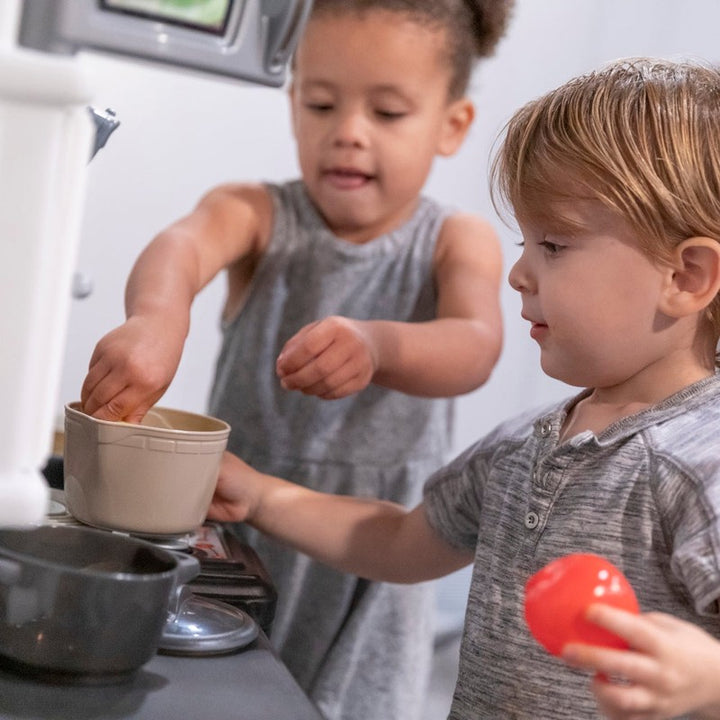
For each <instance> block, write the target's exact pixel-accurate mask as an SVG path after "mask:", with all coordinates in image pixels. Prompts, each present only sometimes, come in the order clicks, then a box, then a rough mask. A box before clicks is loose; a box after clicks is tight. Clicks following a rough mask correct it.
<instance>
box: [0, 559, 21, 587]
mask: <svg viewBox="0 0 720 720" xmlns="http://www.w3.org/2000/svg"><path fill="white" fill-rule="evenodd" d="M21 574H22V566H21V565H20V563H19V562H15V561H14V560H8V559H7V558H0V585H14V584H15V583H16V582H17V581H18V580H19V579H20V575H21Z"/></svg>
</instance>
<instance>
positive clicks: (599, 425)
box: [560, 367, 713, 441]
mask: <svg viewBox="0 0 720 720" xmlns="http://www.w3.org/2000/svg"><path fill="white" fill-rule="evenodd" d="M712 374H713V371H712V370H708V369H706V368H702V367H695V368H692V369H691V368H687V371H686V372H684V373H683V372H679V373H678V374H677V375H675V376H674V377H672V379H670V380H669V381H667V382H664V383H657V384H653V383H650V384H648V383H647V382H646V381H643V380H638V379H633V380H629V381H627V382H625V383H623V384H621V385H617V386H613V387H606V388H594V389H593V390H592V392H591V393H590V394H589V395H587V396H586V397H584V398H582V400H580V401H579V402H577V403H576V404H575V405H574V406H573V407H572V408H571V409H570V412H569V413H568V415H567V417H566V418H565V422H564V423H563V426H562V428H561V430H560V440H561V441H564V440H567V439H569V438H571V437H574V436H575V435H578V434H580V433H581V432H585V431H586V430H590V431H591V432H592V433H594V434H595V435H599V434H600V433H601V432H602V431H603V430H605V428H607V427H609V426H610V425H612V424H613V423H615V422H617V421H618V420H622V419H623V418H626V417H629V416H631V415H636V414H637V413H639V412H642V411H643V410H645V409H647V408H649V407H652V406H653V405H657V404H658V403H659V402H661V401H662V400H665V399H666V398H668V397H670V396H671V395H674V394H675V393H676V392H679V391H680V390H682V389H683V388H686V387H688V386H689V385H692V384H693V383H695V382H698V381H699V380H702V379H704V378H707V377H710V376H711V375H712Z"/></svg>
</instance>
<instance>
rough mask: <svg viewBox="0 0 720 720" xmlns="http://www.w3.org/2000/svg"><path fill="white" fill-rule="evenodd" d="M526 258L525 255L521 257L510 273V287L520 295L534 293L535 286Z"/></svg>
mask: <svg viewBox="0 0 720 720" xmlns="http://www.w3.org/2000/svg"><path fill="white" fill-rule="evenodd" d="M524 257H525V256H524V255H521V256H520V257H519V258H518V260H517V262H516V263H515V264H514V265H513V266H512V267H511V268H510V273H509V274H508V282H509V283H510V287H512V289H513V290H517V291H518V292H520V293H522V292H532V287H533V285H534V283H533V280H532V278H531V274H530V272H529V269H528V267H527V263H526V262H525V261H524Z"/></svg>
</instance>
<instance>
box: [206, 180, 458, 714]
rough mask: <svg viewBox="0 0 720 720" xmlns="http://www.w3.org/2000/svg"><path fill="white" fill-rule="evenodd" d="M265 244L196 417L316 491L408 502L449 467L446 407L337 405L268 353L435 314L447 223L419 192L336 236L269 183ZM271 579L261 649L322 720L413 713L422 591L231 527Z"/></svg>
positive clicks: (422, 654)
mask: <svg viewBox="0 0 720 720" xmlns="http://www.w3.org/2000/svg"><path fill="white" fill-rule="evenodd" d="M268 188H269V190H270V192H271V194H272V196H273V201H274V221H273V231H272V237H271V239H270V242H269V245H268V248H267V252H266V253H265V255H264V257H263V259H262V260H261V261H260V263H259V265H258V267H257V269H256V271H255V276H254V278H253V281H252V286H251V288H250V292H249V294H248V297H247V300H246V303H245V305H244V307H243V308H242V310H241V311H240V313H239V314H238V315H237V317H235V318H233V319H231V320H230V321H229V322H228V323H226V324H225V325H224V327H223V343H222V348H221V351H220V355H219V358H218V361H217V368H216V376H215V381H214V385H213V388H212V393H211V399H210V407H209V411H210V413H211V414H213V415H215V416H216V417H220V418H223V419H224V420H226V421H227V422H228V423H229V424H230V425H231V427H232V432H231V434H230V439H229V443H228V449H229V450H231V451H232V452H234V453H235V454H237V455H238V456H240V457H241V458H243V459H244V460H245V461H246V462H248V463H250V464H251V465H253V467H256V468H257V469H258V470H261V471H263V472H267V473H270V474H273V475H277V476H280V477H283V478H286V479H288V480H291V481H294V482H297V483H301V484H303V485H306V486H308V487H311V488H314V489H316V490H320V491H323V492H329V493H338V494H347V495H360V496H370V497H378V498H384V499H388V500H393V501H396V502H400V503H403V504H404V505H407V506H414V505H415V504H417V502H419V501H420V499H421V491H422V484H423V482H424V481H425V480H426V479H427V477H429V475H430V474H431V472H432V471H434V470H436V469H437V468H438V467H440V466H441V464H442V463H443V462H444V461H445V460H446V459H447V458H446V451H447V449H448V445H449V436H450V431H451V415H452V401H451V400H449V399H440V400H438V399H435V400H431V399H427V398H418V397H411V396H409V395H405V394H402V393H399V392H395V391H392V390H387V389H384V388H381V387H377V386H375V385H370V386H369V387H368V388H366V389H365V390H363V391H362V392H360V393H358V394H356V395H354V396H351V397H347V398H343V399H340V400H331V401H328V400H320V399H318V398H315V397H307V396H305V395H302V394H301V393H299V392H288V391H286V390H283V389H282V387H281V386H280V383H279V382H278V379H277V377H276V375H275V360H276V358H277V356H278V354H279V353H280V350H281V349H282V347H283V345H284V343H285V342H286V341H287V340H288V339H289V338H290V337H291V336H292V335H294V334H295V333H296V332H297V331H298V330H300V328H302V327H303V326H305V325H307V324H308V323H311V322H313V321H315V320H318V319H321V318H323V317H327V316H328V315H342V316H345V317H351V318H356V319H387V320H402V321H408V322H414V321H424V320H430V319H432V318H434V316H435V292H434V286H433V279H432V260H433V253H434V250H435V244H436V240H437V237H438V234H439V230H440V228H441V225H442V223H443V221H444V219H445V217H446V216H447V213H446V211H445V210H443V209H441V208H440V207H439V206H438V205H437V204H436V203H434V202H433V201H431V200H429V199H427V198H422V199H421V200H420V203H419V206H418V208H417V210H416V212H415V214H414V215H413V217H412V218H411V219H409V220H408V221H407V222H406V223H405V224H403V225H402V226H401V227H399V228H398V229H397V230H396V231H394V232H391V233H389V234H387V235H384V236H382V237H379V238H377V239H375V240H372V241H371V242H369V243H366V244H364V245H355V244H352V243H349V242H346V241H344V240H342V239H340V238H338V237H336V236H334V235H333V234H332V233H331V232H330V231H329V230H328V229H327V227H326V226H325V224H324V222H323V220H322V218H321V217H320V215H319V214H318V213H317V211H316V210H315V208H314V206H313V205H312V203H311V202H310V200H309V198H308V196H307V194H306V192H305V189H304V186H303V184H302V183H301V182H300V181H295V182H291V183H287V184H285V185H282V186H274V185H269V186H268ZM240 530H241V532H242V534H243V535H244V537H245V539H246V540H247V541H248V542H250V543H251V544H252V545H253V546H254V547H255V548H256V549H257V552H258V554H259V556H260V557H261V559H262V560H263V562H264V564H265V565H266V566H267V568H268V570H269V572H270V575H271V577H272V579H273V582H274V583H275V585H276V587H277V590H278V595H279V601H278V607H277V612H276V616H275V620H274V623H273V627H272V636H271V640H272V642H273V645H274V646H275V647H276V648H277V650H278V652H279V654H280V656H281V658H282V660H283V661H284V662H285V663H286V664H287V666H288V668H289V669H290V671H291V673H292V674H293V675H294V676H295V678H296V679H297V681H298V682H299V684H300V685H301V687H302V688H303V689H304V690H305V691H306V692H307V693H308V695H309V696H310V697H311V698H312V699H313V700H314V701H315V703H316V704H317V706H318V708H319V709H320V711H321V712H322V713H323V715H324V716H325V717H326V718H328V720H405V719H407V720H417V718H418V717H419V716H420V714H421V711H422V704H423V701H424V692H425V686H426V682H427V677H428V673H429V668H430V661H431V655H432V642H433V628H432V614H433V595H432V592H431V586H430V585H429V584H427V583H424V584H420V585H411V586H404V585H394V584H390V583H370V582H368V581H366V580H362V579H359V578H357V577H355V576H351V575H345V574H342V573H338V572H336V571H334V570H331V569H329V568H327V567H325V566H323V565H320V564H319V563H315V562H313V561H311V560H309V559H308V558H307V557H306V556H303V555H300V554H298V553H295V552H293V551H290V550H289V549H287V548H286V547H283V546H280V545H279V544H277V543H275V542H274V541H272V540H271V539H268V538H266V537H263V536H261V535H259V534H258V533H257V532H255V531H253V530H252V529H250V528H248V527H246V526H243V525H240Z"/></svg>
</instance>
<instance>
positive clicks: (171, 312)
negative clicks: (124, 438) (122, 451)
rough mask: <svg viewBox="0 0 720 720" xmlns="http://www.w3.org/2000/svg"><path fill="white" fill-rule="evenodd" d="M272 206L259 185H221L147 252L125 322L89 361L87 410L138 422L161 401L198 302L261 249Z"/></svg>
mask: <svg viewBox="0 0 720 720" xmlns="http://www.w3.org/2000/svg"><path fill="white" fill-rule="evenodd" d="M271 208H272V206H271V201H270V199H269V197H268V195H267V192H266V191H265V190H264V189H263V188H261V187H259V186H222V187H219V188H216V189H215V190H213V191H211V192H210V193H208V194H207V195H206V196H205V197H204V198H203V199H202V200H201V201H200V203H199V204H198V205H197V207H196V208H195V210H194V211H193V212H192V213H191V214H190V215H188V216H186V217H184V218H182V219H181V220H179V221H177V222H175V223H173V224H172V225H171V226H170V227H168V228H167V229H166V230H163V231H162V232H161V233H159V234H158V235H157V236H156V238H155V239H154V240H153V241H152V242H151V243H150V244H149V245H148V246H147V248H145V250H144V251H143V252H142V253H141V255H140V257H139V258H138V260H137V261H136V263H135V266H134V267H133V270H132V272H131V274H130V277H129V279H128V282H127V287H126V294H125V311H126V316H127V320H126V322H125V323H123V324H122V325H120V326H119V327H118V328H115V329H114V330H112V331H111V332H109V333H108V334H107V335H105V337H103V338H102V339H101V340H100V341H99V342H98V344H97V346H96V347H95V351H94V352H93V355H92V358H91V360H90V367H89V370H88V374H87V376H86V378H85V382H84V384H83V387H82V392H81V399H82V403H83V410H84V411H85V412H87V413H89V414H91V415H95V416H97V417H100V418H103V419H107V420H129V421H139V420H140V419H141V418H142V417H143V415H144V414H145V412H147V410H148V409H149V408H150V407H151V406H152V405H153V404H154V403H155V402H157V400H158V399H159V398H160V397H161V396H162V394H163V393H164V392H165V390H166V389H167V387H168V385H169V384H170V382H171V381H172V379H173V377H174V375H175V372H176V371H177V368H178V365H179V363H180V357H181V355H182V351H183V346H184V343H185V338H186V337H187V333H188V329H189V326H190V308H191V305H192V302H193V300H194V298H195V296H196V295H197V293H198V292H200V290H201V289H202V288H203V287H205V285H207V283H208V282H210V280H212V278H213V277H215V275H217V273H218V272H220V271H221V270H222V269H223V268H226V267H228V266H230V265H231V264H232V263H233V262H235V261H237V260H238V259H240V258H242V257H244V256H246V255H248V254H250V253H252V252H255V251H258V252H259V251H260V248H261V246H262V242H263V241H264V239H265V238H266V237H267V234H268V232H269V225H270V217H271V212H272V210H271Z"/></svg>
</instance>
